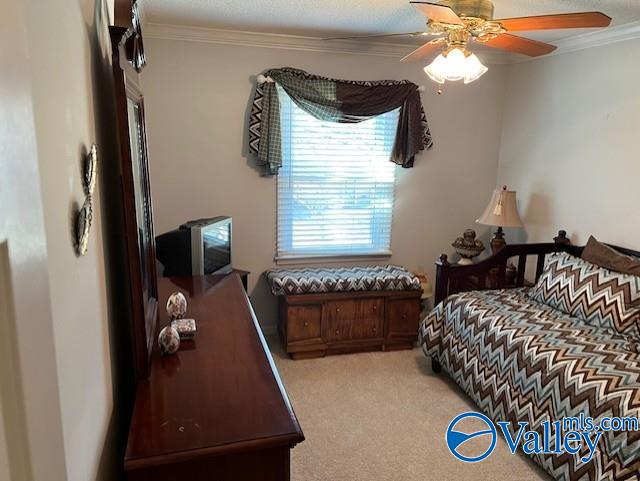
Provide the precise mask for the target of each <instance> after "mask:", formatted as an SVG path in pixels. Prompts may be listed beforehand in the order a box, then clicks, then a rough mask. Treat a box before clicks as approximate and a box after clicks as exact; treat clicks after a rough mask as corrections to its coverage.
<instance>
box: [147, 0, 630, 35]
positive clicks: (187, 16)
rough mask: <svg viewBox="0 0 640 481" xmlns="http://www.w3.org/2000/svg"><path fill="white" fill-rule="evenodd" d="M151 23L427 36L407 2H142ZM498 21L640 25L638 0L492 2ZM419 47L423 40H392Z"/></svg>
mask: <svg viewBox="0 0 640 481" xmlns="http://www.w3.org/2000/svg"><path fill="white" fill-rule="evenodd" d="M144 4H145V12H146V15H147V18H148V21H150V22H154V23H165V24H174V25H191V26H200V27H214V28H222V29H229V30H244V31H255V32H264V33H281V34H291V35H304V36H317V37H323V36H331V35H342V34H347V35H349V34H353V35H358V34H380V33H399V32H413V31H421V30H424V26H425V20H424V17H423V16H422V15H421V14H420V13H419V12H418V11H417V10H416V9H415V8H414V7H413V6H411V5H410V4H409V1H408V0H144ZM494 4H495V18H510V17H521V16H529V15H542V14H552V13H568V12H581V11H601V12H604V13H606V14H607V15H609V16H610V17H612V18H613V25H622V24H625V23H630V22H636V21H640V1H639V0H494ZM589 31H590V30H585V29H575V30H555V31H547V32H536V33H529V32H527V33H524V34H523V36H526V37H529V38H535V39H538V40H543V41H549V42H552V41H554V40H559V39H563V38H568V37H571V36H574V35H580V34H584V33H587V32H589ZM390 41H392V42H394V43H400V42H407V43H416V42H417V43H421V39H420V38H417V39H415V38H414V39H407V40H404V39H401V40H398V39H393V40H390Z"/></svg>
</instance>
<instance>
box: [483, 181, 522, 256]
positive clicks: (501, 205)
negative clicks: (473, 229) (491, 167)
mask: <svg viewBox="0 0 640 481" xmlns="http://www.w3.org/2000/svg"><path fill="white" fill-rule="evenodd" d="M476 222H477V223H478V224H482V225H489V226H494V227H498V230H497V231H496V232H494V234H493V237H492V238H491V253H492V254H496V253H497V252H498V251H499V250H500V249H502V248H503V247H504V246H506V245H507V242H506V241H505V239H504V232H503V230H502V228H503V227H523V224H522V220H521V219H520V215H519V214H518V206H517V204H516V192H515V191H514V190H507V186H506V185H505V186H504V187H502V189H496V190H494V191H493V196H492V197H491V202H489V205H488V206H487V208H486V209H485V211H484V213H483V214H482V215H481V216H480V218H479V219H478V220H476Z"/></svg>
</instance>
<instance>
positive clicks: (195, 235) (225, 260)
mask: <svg viewBox="0 0 640 481" xmlns="http://www.w3.org/2000/svg"><path fill="white" fill-rule="evenodd" d="M231 240H232V221H231V217H212V218H209V219H198V220H192V221H189V222H185V223H184V224H182V225H181V226H180V227H179V228H178V229H175V230H172V231H170V232H166V233H164V234H162V235H159V236H158V237H157V238H156V256H157V258H158V261H160V263H161V264H162V265H163V266H164V271H163V275H164V276H165V277H177V276H202V275H213V274H226V273H228V272H231Z"/></svg>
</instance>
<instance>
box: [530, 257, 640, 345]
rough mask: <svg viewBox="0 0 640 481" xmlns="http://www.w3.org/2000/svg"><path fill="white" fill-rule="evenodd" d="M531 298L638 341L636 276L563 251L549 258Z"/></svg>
mask: <svg viewBox="0 0 640 481" xmlns="http://www.w3.org/2000/svg"><path fill="white" fill-rule="evenodd" d="M531 295H532V297H533V299H535V300H536V301H538V302H540V303H543V304H547V305H548V306H551V307H553V308H555V309H558V310H560V311H563V312H565V313H567V314H569V315H571V316H573V317H577V318H579V319H582V320H584V321H586V322H587V323H589V324H591V325H595V326H599V327H605V328H613V329H615V330H616V331H618V332H619V333H621V334H624V335H626V336H631V337H633V338H635V339H636V340H639V341H640V277H637V276H632V275H628V274H620V273H617V272H613V271H610V270H607V269H605V268H603V267H598V266H596V265H594V264H591V263H589V262H587V261H585V260H583V259H579V258H577V257H573V256H571V255H569V254H567V253H564V252H563V253H560V254H553V255H551V256H549V258H548V259H547V263H546V265H545V270H544V272H543V274H542V276H540V279H539V280H538V282H537V284H536V285H535V287H534V288H533V291H532V294H531Z"/></svg>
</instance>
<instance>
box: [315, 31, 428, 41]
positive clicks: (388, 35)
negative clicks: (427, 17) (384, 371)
mask: <svg viewBox="0 0 640 481" xmlns="http://www.w3.org/2000/svg"><path fill="white" fill-rule="evenodd" d="M423 35H430V34H429V33H427V32H409V33H385V34H380V35H351V36H349V37H327V38H323V39H322V40H351V39H358V38H385V37H419V36H423Z"/></svg>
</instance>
